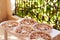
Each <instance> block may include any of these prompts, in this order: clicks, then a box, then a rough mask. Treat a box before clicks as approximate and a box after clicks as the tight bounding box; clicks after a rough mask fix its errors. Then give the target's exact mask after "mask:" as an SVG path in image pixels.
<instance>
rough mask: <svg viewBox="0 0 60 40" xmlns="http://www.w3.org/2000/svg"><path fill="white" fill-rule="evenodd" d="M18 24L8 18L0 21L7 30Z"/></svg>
mask: <svg viewBox="0 0 60 40" xmlns="http://www.w3.org/2000/svg"><path fill="white" fill-rule="evenodd" d="M18 25H19V23H18V22H16V21H14V20H9V21H5V22H2V23H1V26H2V27H3V28H5V29H8V30H12V29H13V28H14V27H17V26H18Z"/></svg>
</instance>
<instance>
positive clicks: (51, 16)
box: [16, 0, 60, 30]
mask: <svg viewBox="0 0 60 40" xmlns="http://www.w3.org/2000/svg"><path fill="white" fill-rule="evenodd" d="M16 15H18V16H20V17H26V16H28V17H31V18H33V19H35V20H37V22H40V23H41V22H47V23H49V24H52V25H53V27H54V28H55V29H58V30H60V0H16Z"/></svg>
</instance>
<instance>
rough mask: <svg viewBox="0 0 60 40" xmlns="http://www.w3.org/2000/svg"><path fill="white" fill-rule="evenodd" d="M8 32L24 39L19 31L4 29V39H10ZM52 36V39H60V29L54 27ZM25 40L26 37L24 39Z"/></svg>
mask: <svg viewBox="0 0 60 40" xmlns="http://www.w3.org/2000/svg"><path fill="white" fill-rule="evenodd" d="M8 33H10V34H12V35H14V36H16V37H17V38H18V40H20V39H22V38H21V36H20V35H19V34H17V33H14V32H12V31H8V30H4V35H5V36H4V38H5V39H4V40H8ZM50 35H51V37H52V40H60V31H58V30H55V29H52V33H50ZM22 40H24V39H22Z"/></svg>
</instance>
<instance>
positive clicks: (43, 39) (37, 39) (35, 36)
mask: <svg viewBox="0 0 60 40" xmlns="http://www.w3.org/2000/svg"><path fill="white" fill-rule="evenodd" d="M30 40H51V36H50V35H49V34H47V33H44V32H40V31H35V32H32V33H31V34H30Z"/></svg>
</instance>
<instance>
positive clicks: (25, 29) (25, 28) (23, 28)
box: [16, 25, 34, 37]
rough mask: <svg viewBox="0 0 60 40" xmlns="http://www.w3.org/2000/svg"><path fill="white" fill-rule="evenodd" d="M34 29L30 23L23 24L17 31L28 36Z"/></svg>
mask: <svg viewBox="0 0 60 40" xmlns="http://www.w3.org/2000/svg"><path fill="white" fill-rule="evenodd" d="M32 31H34V28H32V27H31V26H29V25H21V26H20V27H18V28H17V29H16V33H20V35H21V36H23V37H27V36H28V35H29V33H31V32H32Z"/></svg>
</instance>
